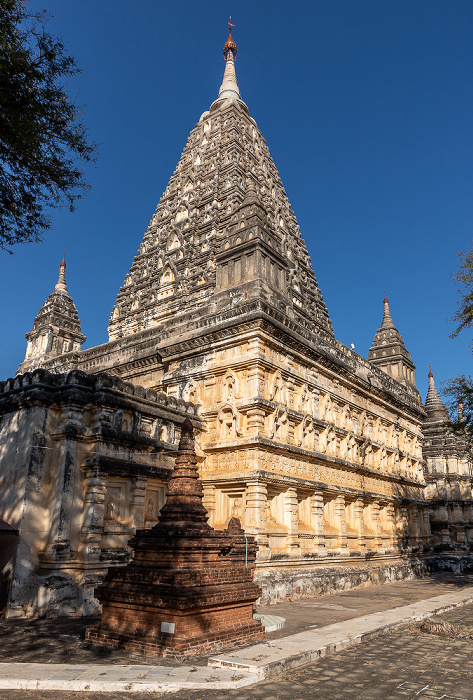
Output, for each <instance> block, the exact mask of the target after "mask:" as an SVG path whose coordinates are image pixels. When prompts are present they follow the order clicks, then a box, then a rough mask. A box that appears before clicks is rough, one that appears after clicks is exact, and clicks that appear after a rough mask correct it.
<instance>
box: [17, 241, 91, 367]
mask: <svg viewBox="0 0 473 700" xmlns="http://www.w3.org/2000/svg"><path fill="white" fill-rule="evenodd" d="M25 338H26V340H27V346H26V355H25V359H24V360H23V362H22V363H21V365H20V366H19V368H18V374H22V373H23V372H30V371H32V370H33V369H35V368H36V367H41V366H45V364H46V363H47V362H48V361H49V360H53V359H54V358H57V357H58V356H60V355H63V354H64V353H68V352H79V351H80V350H81V348H82V345H83V344H84V342H85V340H86V338H85V335H83V334H82V330H81V326H80V320H79V314H78V313H77V309H76V307H75V304H74V302H73V300H72V297H71V296H70V294H69V292H68V291H67V286H66V256H65V254H64V257H63V259H62V261H61V264H60V265H59V279H58V281H57V282H56V285H55V287H54V289H53V291H52V292H51V294H50V295H49V296H48V298H47V299H46V301H45V302H44V304H43V306H42V307H41V308H40V310H39V311H38V314H37V316H36V318H35V320H34V323H33V327H32V329H31V331H30V332H29V333H26V335H25ZM46 366H47V364H46Z"/></svg>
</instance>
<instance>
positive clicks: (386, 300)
mask: <svg viewBox="0 0 473 700" xmlns="http://www.w3.org/2000/svg"><path fill="white" fill-rule="evenodd" d="M383 301H384V303H385V304H389V301H388V297H387V296H386V290H384V299H383Z"/></svg>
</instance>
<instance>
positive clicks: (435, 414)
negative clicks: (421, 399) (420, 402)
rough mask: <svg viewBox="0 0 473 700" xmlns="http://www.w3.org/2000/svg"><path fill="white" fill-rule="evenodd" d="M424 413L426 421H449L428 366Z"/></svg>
mask: <svg viewBox="0 0 473 700" xmlns="http://www.w3.org/2000/svg"><path fill="white" fill-rule="evenodd" d="M425 412H426V413H427V419H428V420H447V421H449V420H450V416H449V415H448V410H447V407H446V406H445V404H444V403H443V401H442V399H441V398H440V396H439V395H438V392H437V389H436V388H435V382H434V375H433V373H432V368H431V367H430V365H429V390H428V392H427V398H426V399H425Z"/></svg>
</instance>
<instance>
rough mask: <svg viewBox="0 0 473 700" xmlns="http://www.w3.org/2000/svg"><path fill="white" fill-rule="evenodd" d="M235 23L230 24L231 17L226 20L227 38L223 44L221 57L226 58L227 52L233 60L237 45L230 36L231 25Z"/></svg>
mask: <svg viewBox="0 0 473 700" xmlns="http://www.w3.org/2000/svg"><path fill="white" fill-rule="evenodd" d="M234 26H235V25H234V24H232V18H231V17H230V20H229V22H228V39H227V40H226V42H225V44H224V46H223V57H224V59H225V60H227V58H228V56H229V54H231V56H232V57H233V60H235V58H236V55H237V45H236V44H235V42H234V41H233V37H232V27H234Z"/></svg>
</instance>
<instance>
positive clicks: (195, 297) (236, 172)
mask: <svg viewBox="0 0 473 700" xmlns="http://www.w3.org/2000/svg"><path fill="white" fill-rule="evenodd" d="M232 27H233V25H232V24H231V22H230V23H229V34H228V39H227V41H226V43H225V45H224V49H223V51H224V58H225V72H224V77H223V82H222V85H221V88H220V91H219V94H218V97H217V99H216V100H215V102H213V104H212V105H211V107H210V109H209V110H208V111H206V112H204V113H203V114H202V116H201V118H200V120H199V122H198V124H197V125H196V127H195V128H194V129H193V130H192V131H191V134H190V136H189V139H188V141H187V145H186V147H185V148H184V151H183V153H182V156H181V158H180V161H179V163H178V165H177V168H176V169H175V171H174V173H173V175H172V176H171V179H170V181H169V184H168V186H167V188H166V190H165V192H164V194H163V196H162V198H161V200H160V202H159V204H158V207H157V209H156V212H155V214H154V216H153V218H152V220H151V221H150V225H149V227H148V230H147V231H146V233H145V235H144V237H143V241H142V243H141V246H140V249H139V250H138V254H137V256H136V257H135V259H134V262H133V264H132V266H131V268H130V271H129V273H128V275H127V276H126V279H125V283H124V285H123V287H122V288H121V289H120V292H119V294H118V296H117V300H116V304H115V307H114V309H113V312H112V315H111V318H110V326H109V335H110V339H111V340H115V339H117V338H120V337H126V336H129V335H131V334H134V333H137V332H140V331H148V330H149V329H151V328H153V327H160V329H162V328H163V326H166V327H167V326H168V324H173V325H175V324H178V323H181V322H182V323H184V324H185V317H186V314H195V313H196V312H197V313H198V314H199V315H200V316H212V315H215V314H216V313H219V312H220V311H223V310H226V309H232V310H234V309H235V305H236V300H244V301H245V302H248V303H252V302H253V301H254V300H264V302H265V303H266V304H269V305H270V306H271V307H272V308H273V309H275V313H278V314H280V313H281V312H282V313H284V314H285V315H286V316H287V318H288V319H290V320H291V323H300V324H302V325H303V326H304V328H305V331H308V332H311V333H314V332H316V333H318V334H319V335H320V336H321V337H322V338H324V339H329V338H333V329H332V325H331V322H330V319H329V316H328V312H327V308H326V306H325V303H324V301H323V297H322V295H321V293H320V290H319V288H318V285H317V281H316V279H315V276H314V272H313V270H312V266H311V262H310V258H309V255H308V252H307V248H306V246H305V243H304V241H303V240H302V237H301V234H300V230H299V226H298V224H297V221H296V217H295V215H294V212H293V211H292V209H291V205H290V203H289V201H288V199H287V196H286V193H285V191H284V188H283V186H282V182H281V179H280V177H279V174H278V171H277V170H276V167H275V165H274V162H273V160H272V158H271V155H270V153H269V150H268V147H267V146H266V142H265V140H264V138H263V137H262V135H261V133H260V131H259V130H258V128H257V126H256V123H255V121H254V119H252V118H251V117H250V116H249V114H248V108H247V106H246V105H245V103H244V102H243V101H242V100H241V99H240V91H239V89H238V84H237V80H236V75H235V57H236V53H237V47H236V43H235V41H234V39H233V37H232ZM238 303H239V304H241V303H243V302H242V301H241V302H240V301H239V302H238ZM239 313H241V305H240V306H239Z"/></svg>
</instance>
